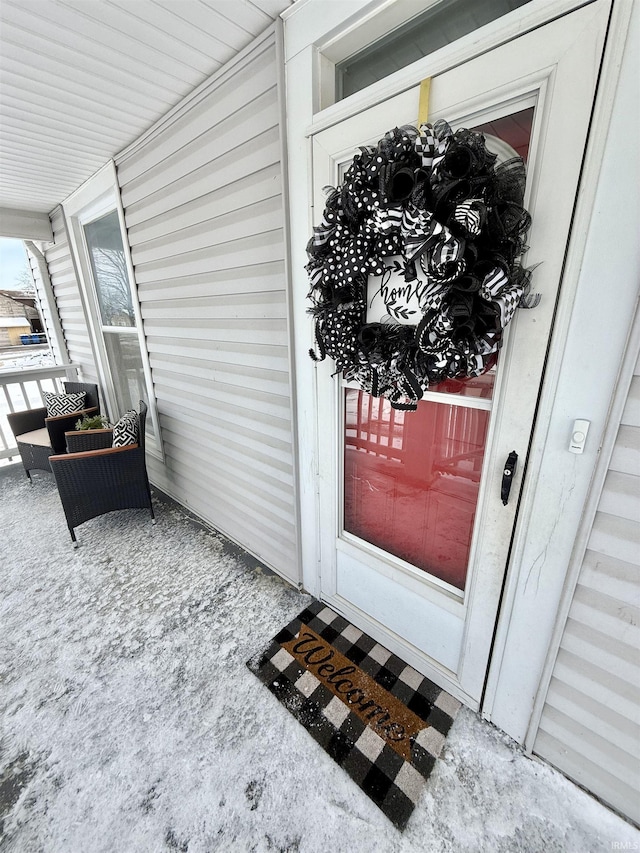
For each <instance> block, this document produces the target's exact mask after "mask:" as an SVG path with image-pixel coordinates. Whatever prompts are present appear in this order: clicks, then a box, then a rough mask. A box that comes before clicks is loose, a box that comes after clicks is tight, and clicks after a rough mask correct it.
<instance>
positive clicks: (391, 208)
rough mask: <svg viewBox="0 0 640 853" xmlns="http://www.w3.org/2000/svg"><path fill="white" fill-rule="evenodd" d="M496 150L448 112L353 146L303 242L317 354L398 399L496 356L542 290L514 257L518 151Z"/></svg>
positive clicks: (482, 367) (520, 169)
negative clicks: (502, 156)
mask: <svg viewBox="0 0 640 853" xmlns="http://www.w3.org/2000/svg"><path fill="white" fill-rule="evenodd" d="M496 159H497V157H496V155H495V154H492V153H491V152H490V151H489V150H488V149H487V146H486V141H485V137H484V136H483V134H481V133H477V132H474V131H471V130H457V131H455V132H453V131H452V130H451V128H450V127H449V125H448V124H447V122H445V121H438V122H436V123H435V124H434V125H430V124H425V125H422V126H421V127H420V129H419V130H417V129H416V128H415V127H411V126H404V127H400V128H395V129H394V130H391V131H389V132H388V133H386V134H385V136H384V138H383V139H381V140H380V142H378V144H377V146H376V147H375V148H373V147H367V148H361V149H360V153H359V154H357V155H356V156H355V157H354V158H353V161H352V163H351V165H350V166H349V168H348V170H347V172H346V173H345V176H344V181H343V183H342V184H341V185H340V186H338V187H337V188H333V187H329V188H327V193H328V195H327V200H326V207H325V210H324V214H323V217H322V222H321V223H320V225H319V226H318V227H316V228H314V234H313V237H312V238H311V240H310V241H309V244H308V246H307V253H308V256H309V262H308V264H307V267H306V269H307V271H308V273H309V281H310V291H309V298H310V299H311V302H312V308H311V309H310V313H311V314H312V315H313V317H314V318H315V340H316V350H310V355H311V357H312V358H313V359H314V360H315V361H321V360H323V359H324V358H325V357H326V356H329V357H330V358H332V359H334V361H335V364H336V372H340V371H341V372H342V374H343V376H344V377H345V379H348V380H355V381H356V382H357V383H358V384H359V385H360V387H361V388H363V389H364V390H366V391H368V392H369V393H370V394H372V395H373V396H376V397H386V398H388V399H389V400H390V402H391V404H392V406H394V407H395V408H398V409H407V410H412V409H415V408H416V407H417V404H418V401H419V400H420V399H421V397H422V396H423V393H424V391H425V390H427V389H428V388H429V387H431V386H434V385H437V384H438V383H440V382H443V381H444V380H446V379H465V378H469V377H473V376H479V375H480V374H481V373H484V372H485V371H487V370H489V369H490V368H491V367H492V366H493V364H495V362H496V359H497V354H498V350H499V348H500V346H501V343H502V336H503V332H504V329H505V328H506V326H507V324H508V323H509V322H510V320H511V319H512V317H513V315H514V313H515V311H516V308H517V307H518V306H523V307H533V306H534V305H535V304H537V301H538V300H539V297H535V298H534V297H530V296H529V295H528V293H529V286H530V278H531V275H530V270H526V269H524V268H523V267H522V266H521V264H520V263H519V262H518V258H519V256H520V255H521V254H522V253H523V251H524V250H525V248H526V245H525V239H526V233H527V230H528V228H529V225H530V223H531V218H530V216H529V214H528V213H527V211H526V210H525V209H524V207H523V204H522V202H523V197H524V185H525V166H524V162H523V161H522V159H521V158H520V157H515V158H513V159H510V160H507V161H506V162H504V163H501V164H499V165H496Z"/></svg>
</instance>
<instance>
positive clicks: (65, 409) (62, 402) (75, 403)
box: [44, 391, 85, 418]
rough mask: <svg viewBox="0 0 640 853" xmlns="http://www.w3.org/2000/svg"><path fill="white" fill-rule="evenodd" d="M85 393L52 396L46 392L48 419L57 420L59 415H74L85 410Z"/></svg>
mask: <svg viewBox="0 0 640 853" xmlns="http://www.w3.org/2000/svg"><path fill="white" fill-rule="evenodd" d="M84 398H85V393H84V391H81V392H80V393H78V394H51V393H50V392H49V391H45V392H44V403H45V406H46V407H47V417H49V418H57V417H58V416H59V415H73V414H74V413H75V412H79V411H80V410H81V409H83V408H84Z"/></svg>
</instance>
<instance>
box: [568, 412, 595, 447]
mask: <svg viewBox="0 0 640 853" xmlns="http://www.w3.org/2000/svg"><path fill="white" fill-rule="evenodd" d="M590 425H591V421H584V420H582V419H579V420H577V421H574V422H573V429H572V430H571V440H570V441H569V452H570V453H582V452H583V450H584V445H585V442H586V440H587V433H588V432H589V426H590Z"/></svg>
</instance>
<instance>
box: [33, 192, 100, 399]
mask: <svg viewBox="0 0 640 853" xmlns="http://www.w3.org/2000/svg"><path fill="white" fill-rule="evenodd" d="M51 227H52V229H53V239H54V242H53V243H52V244H50V245H49V246H48V248H46V250H45V253H44V256H45V260H46V262H47V267H48V268H49V278H50V280H51V288H52V290H53V294H54V297H55V300H56V306H57V309H58V316H59V317H60V323H61V325H62V332H63V335H64V340H65V343H66V347H67V352H68V354H69V360H70V361H71V363H72V364H75V365H78V367H79V368H80V374H79V376H80V377H81V379H82V380H83V381H85V382H96V383H98V384H99V379H98V371H97V368H96V363H95V359H94V357H93V349H92V347H91V341H90V339H89V330H88V329H87V322H86V319H85V314H84V309H83V306H82V300H81V297H80V288H79V286H78V281H77V279H76V273H75V267H74V265H73V261H72V258H71V249H70V246H69V241H68V239H67V232H66V229H65V227H64V219H63V215H62V208H60V207H59V208H56V210H54V212H53V214H52V216H51Z"/></svg>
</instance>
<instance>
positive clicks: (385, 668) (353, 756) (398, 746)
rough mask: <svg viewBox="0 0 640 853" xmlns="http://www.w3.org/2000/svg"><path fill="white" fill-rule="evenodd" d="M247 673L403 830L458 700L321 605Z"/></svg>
mask: <svg viewBox="0 0 640 853" xmlns="http://www.w3.org/2000/svg"><path fill="white" fill-rule="evenodd" d="M247 666H248V667H249V669H250V670H251V671H252V672H253V673H255V675H257V677H258V678H259V679H260V681H262V682H263V684H265V685H266V686H267V687H268V688H269V690H270V691H271V692H272V693H273V694H274V696H276V697H277V699H278V700H279V701H280V702H281V703H282V704H283V705H284V706H285V708H286V709H287V710H288V711H289V712H290V713H291V714H293V716H294V717H295V718H296V719H297V720H298V722H299V723H301V724H302V725H303V726H304V728H305V729H306V730H307V731H308V732H309V734H310V735H311V737H312V738H313V739H314V740H315V741H316V742H317V743H318V744H319V745H320V746H322V747H323V749H325V750H326V752H327V753H328V754H329V755H330V756H331V758H333V760H334V761H335V762H336V763H337V764H339V765H340V767H342V768H343V770H345V771H346V772H347V773H348V774H349V776H350V777H351V778H352V779H353V781H354V782H355V783H356V784H357V785H359V786H360V788H362V790H363V791H364V792H365V793H366V794H367V795H368V796H369V797H370V798H371V799H372V800H373V802H374V803H375V804H376V805H377V806H378V807H379V808H380V809H381V810H382V811H383V812H384V814H385V815H386V816H387V817H388V818H389V820H390V821H391V822H392V823H393V824H394V825H395V826H396V827H397V828H398V829H400V830H403V829H404V828H405V826H406V825H407V821H408V820H409V818H410V816H411V813H412V812H413V809H414V808H415V805H416V803H417V802H418V798H419V796H420V793H421V791H422V789H423V787H424V785H425V781H426V779H427V778H428V776H429V774H430V773H431V770H432V768H433V766H434V764H435V761H436V759H437V757H438V755H439V754H440V751H441V750H442V747H443V744H444V740H445V737H446V735H447V732H448V731H449V728H450V727H451V724H452V722H453V720H454V718H455V716H456V714H457V712H458V710H459V708H460V703H459V702H458V700H457V699H454V698H453V697H452V696H450V695H449V694H448V693H445V692H444V691H443V690H441V689H440V688H439V687H437V686H436V685H435V684H433V683H432V682H431V681H429V680H428V679H427V678H425V677H424V676H422V675H420V673H418V672H417V671H416V670H415V669H412V667H410V666H408V665H407V664H406V663H404V661H402V660H401V659H400V658H399V657H396V655H394V654H391V652H389V651H388V650H387V649H385V648H383V646H381V645H380V644H379V643H377V642H376V641H375V640H373V639H372V638H371V637H369V636H367V634H365V633H363V632H362V631H360V630H359V629H358V628H356V627H354V626H353V625H351V624H350V623H349V622H347V620H346V619H343V618H342V616H339V615H338V614H337V613H335V612H334V611H333V610H331V609H330V608H329V607H327V606H326V605H324V604H322V603H321V602H319V601H316V602H313V603H312V604H311V605H310V606H309V607H307V608H306V609H305V610H303V611H302V613H300V614H299V616H297V617H296V618H295V619H294V620H293V622H290V623H289V625H287V626H286V628H283V629H282V630H281V631H280V633H279V634H278V635H277V636H276V637H274V639H273V640H272V641H271V642H270V643H269V645H268V646H267V648H266V649H264V650H263V651H261V652H259V653H258V654H256V655H255V656H254V657H252V658H251V660H249V661H248V662H247Z"/></svg>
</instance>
